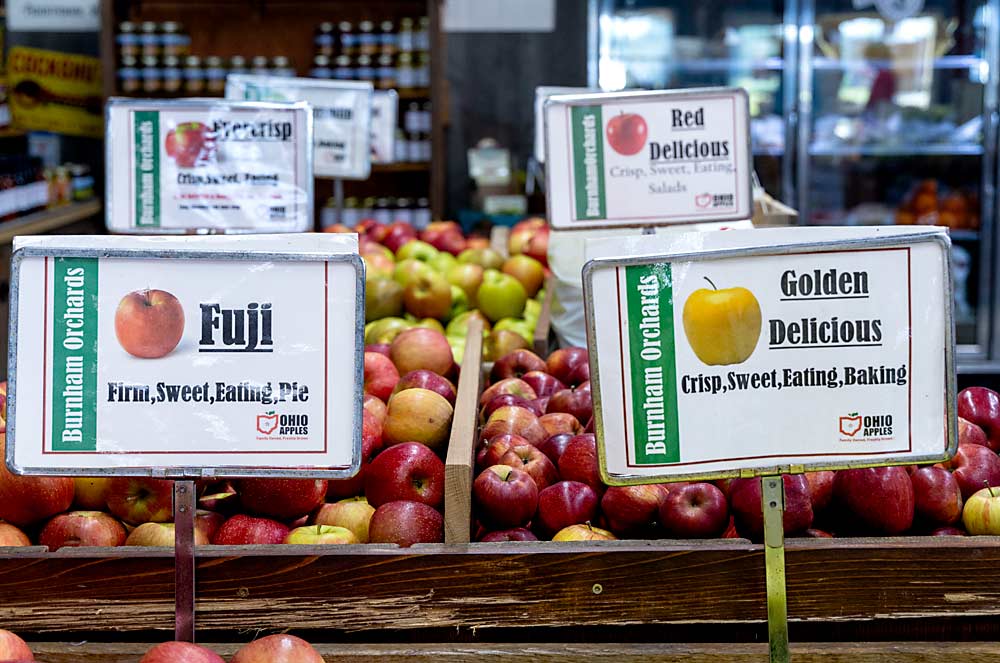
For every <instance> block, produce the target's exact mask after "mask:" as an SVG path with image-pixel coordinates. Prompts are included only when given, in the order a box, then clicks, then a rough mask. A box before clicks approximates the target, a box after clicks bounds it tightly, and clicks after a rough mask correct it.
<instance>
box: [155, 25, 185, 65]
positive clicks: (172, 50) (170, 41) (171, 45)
mask: <svg viewBox="0 0 1000 663" xmlns="http://www.w3.org/2000/svg"><path fill="white" fill-rule="evenodd" d="M162 31H163V32H162V34H161V35H160V44H161V47H162V50H163V56H164V57H166V56H168V55H172V56H174V57H178V58H181V57H184V56H185V55H187V54H188V52H189V51H190V50H191V36H190V35H188V34H186V33H185V32H184V26H182V25H181V24H180V23H178V22H177V21H167V22H165V23H164V24H163V25H162Z"/></svg>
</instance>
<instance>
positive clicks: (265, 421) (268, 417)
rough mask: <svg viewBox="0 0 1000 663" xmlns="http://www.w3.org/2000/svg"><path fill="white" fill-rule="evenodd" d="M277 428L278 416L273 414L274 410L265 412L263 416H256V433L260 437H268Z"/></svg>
mask: <svg viewBox="0 0 1000 663" xmlns="http://www.w3.org/2000/svg"><path fill="white" fill-rule="evenodd" d="M277 428H278V415H276V414H275V413H274V410H271V411H269V412H266V413H265V414H258V415H257V432H258V433H260V434H261V435H270V434H271V433H273V432H274V431H275V430H277Z"/></svg>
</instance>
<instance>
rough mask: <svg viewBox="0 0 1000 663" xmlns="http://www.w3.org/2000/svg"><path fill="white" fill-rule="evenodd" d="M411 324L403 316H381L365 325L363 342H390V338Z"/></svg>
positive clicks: (368, 343) (369, 343)
mask: <svg viewBox="0 0 1000 663" xmlns="http://www.w3.org/2000/svg"><path fill="white" fill-rule="evenodd" d="M412 326H413V325H412V324H411V323H409V322H407V321H406V320H404V319H403V318H396V317H392V318H382V319H381V320H375V321H374V322H369V323H368V324H367V325H365V344H366V345H374V344H377V343H392V339H394V338H396V336H397V335H398V334H399V333H400V332H401V331H403V330H405V329H409V328H410V327H412Z"/></svg>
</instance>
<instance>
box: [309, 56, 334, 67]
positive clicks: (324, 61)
mask: <svg viewBox="0 0 1000 663" xmlns="http://www.w3.org/2000/svg"><path fill="white" fill-rule="evenodd" d="M313 64H314V65H315V66H317V67H329V66H330V56H328V55H317V56H316V57H314V58H313Z"/></svg>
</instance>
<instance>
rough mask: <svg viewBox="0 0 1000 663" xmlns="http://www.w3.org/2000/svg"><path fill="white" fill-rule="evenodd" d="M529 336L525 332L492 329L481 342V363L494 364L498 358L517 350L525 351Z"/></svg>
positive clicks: (527, 346)
mask: <svg viewBox="0 0 1000 663" xmlns="http://www.w3.org/2000/svg"><path fill="white" fill-rule="evenodd" d="M529 338H531V334H530V333H529V332H527V331H524V332H518V331H514V330H512V329H494V330H492V331H491V332H490V333H489V334H488V335H487V336H486V339H485V340H484V341H483V361H487V362H489V361H492V362H496V361H498V360H499V358H502V357H504V356H506V355H509V354H510V353H512V352H517V351H518V350H527V349H528V348H529V347H530V344H529V343H528V339H529Z"/></svg>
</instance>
